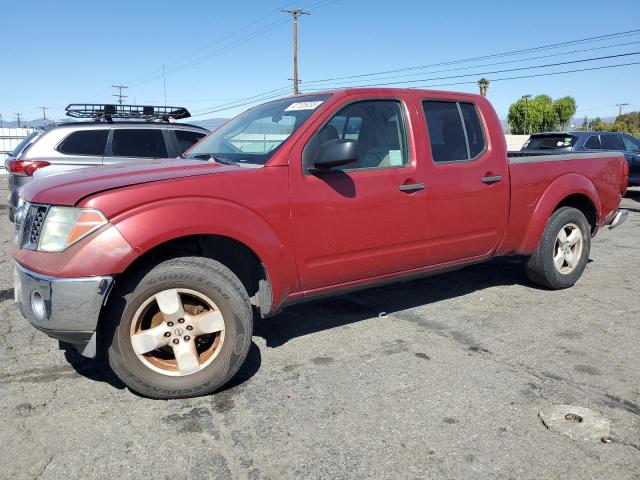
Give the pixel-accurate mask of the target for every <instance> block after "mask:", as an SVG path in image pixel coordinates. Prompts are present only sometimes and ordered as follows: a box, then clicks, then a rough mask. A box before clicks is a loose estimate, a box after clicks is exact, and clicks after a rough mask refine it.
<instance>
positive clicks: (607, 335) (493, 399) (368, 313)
mask: <svg viewBox="0 0 640 480" xmlns="http://www.w3.org/2000/svg"><path fill="white" fill-rule="evenodd" d="M0 182H2V184H3V185H4V180H2V179H0ZM5 195H6V192H5V191H2V190H0V198H2V199H4V197H5ZM624 205H625V206H627V207H628V208H630V209H631V210H632V212H631V215H630V217H629V219H628V221H627V222H626V224H624V225H622V226H621V227H619V228H618V229H615V230H612V231H603V232H601V233H600V234H599V235H598V236H597V237H596V238H595V239H594V241H593V243H592V251H591V260H592V261H591V262H590V263H589V265H588V267H587V270H586V272H585V274H584V276H583V278H582V279H581V280H580V281H579V282H578V284H577V285H576V286H575V287H574V288H571V289H568V290H564V291H557V292H552V291H547V290H543V289H539V288H537V287H535V286H533V285H531V284H530V283H529V282H528V281H527V280H526V278H525V276H524V275H523V273H522V269H521V265H519V264H518V263H517V262H516V261H513V260H509V259H503V260H496V261H492V262H489V263H486V264H482V265H476V266H472V267H468V268H465V269H464V270H461V271H458V272H452V273H447V274H444V275H440V276H435V277H431V278H428V279H423V280H417V281H411V282H407V283H399V284H395V285H392V286H387V287H384V288H377V289H372V290H366V291H362V292H358V293H354V294H350V295H347V296H342V297H338V298H333V299H328V300H324V301H319V302H314V303H310V304H306V305H298V306H295V307H292V308H289V309H286V310H285V311H284V312H282V313H281V314H280V315H278V316H276V317H274V318H271V319H267V320H260V321H258V322H257V324H256V328H255V336H254V338H253V345H252V347H251V350H250V353H249V358H248V360H247V363H246V364H245V366H244V367H243V369H242V370H241V372H240V373H239V374H238V376H237V377H236V378H235V379H234V380H233V381H232V383H231V385H229V386H228V387H227V388H226V389H224V390H223V391H221V392H218V393H217V394H215V395H211V396H208V397H202V398H195V399H188V400H173V401H154V400H148V399H145V398H141V397H139V396H137V395H135V394H133V393H131V392H130V391H129V390H128V389H126V388H125V387H124V385H122V384H121V383H120V382H119V381H118V380H117V378H115V377H114V376H113V374H111V373H110V371H109V369H108V367H107V366H106V365H105V364H104V363H102V362H99V361H94V360H87V359H83V358H82V357H80V356H78V355H77V354H75V353H73V352H64V351H60V350H58V344H57V342H56V341H54V340H52V339H50V338H48V337H47V336H45V335H44V334H42V333H39V332H37V331H36V330H34V329H33V328H31V327H30V326H29V325H28V324H27V323H26V321H25V320H23V319H22V318H21V316H20V314H19V313H18V311H17V309H16V306H15V304H14V303H13V288H12V268H13V267H12V260H11V256H10V249H11V246H12V242H13V224H11V223H9V221H8V220H7V219H6V208H5V207H4V205H2V206H0V242H1V244H2V252H0V319H1V320H2V325H1V328H0V395H1V397H0V398H1V399H2V400H1V401H0V421H1V423H0V424H1V425H2V426H1V427H0V445H2V448H0V477H1V478H11V479H23V478H24V479H32V478H41V479H59V478H98V479H102V478H104V479H113V478H117V479H121V480H123V479H129V478H154V479H155V478H172V479H182V478H193V479H201V478H202V479H204V478H211V479H227V478H233V479H236V478H239V479H245V478H246V479H267V478H268V479H281V478H304V479H307V478H314V479H315V478H330V479H343V478H345V479H347V478H348V479H351V478H354V479H368V478H393V479H397V478H403V479H405V478H407V479H410V478H416V479H417V478H438V479H442V478H474V479H483V478H496V479H511V478H513V479H529V478H530V479H546V478H567V479H574V478H575V479H578V478H585V479H592V478H607V479H618V478H620V479H622V478H624V479H629V478H635V479H638V478H640V365H639V362H638V357H639V355H638V354H639V353H640V349H639V345H640V321H639V318H640V304H639V303H638V301H639V299H640V297H639V296H638V293H639V292H640V277H639V275H638V272H639V271H640V235H639V233H640V190H635V191H634V192H631V194H630V195H629V197H628V198H626V199H625V200H624ZM553 405H570V406H576V407H583V408H588V409H591V410H593V411H595V412H597V413H598V414H599V415H601V416H602V417H603V418H604V419H606V421H608V422H609V423H610V434H608V435H607V436H606V438H603V439H601V441H598V440H597V438H596V441H582V440H574V439H572V437H570V436H565V435H564V434H563V433H562V432H561V431H556V430H554V429H548V428H547V426H546V425H545V424H544V423H543V422H542V421H541V418H540V416H539V413H540V411H542V410H544V409H548V408H549V407H551V406H553ZM572 418H574V420H575V417H572ZM560 420H562V419H560ZM585 424H586V422H585ZM607 431H608V430H607Z"/></svg>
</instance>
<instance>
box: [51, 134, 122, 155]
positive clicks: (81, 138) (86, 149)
mask: <svg viewBox="0 0 640 480" xmlns="http://www.w3.org/2000/svg"><path fill="white" fill-rule="evenodd" d="M108 135H109V130H107V129H103V130H78V131H77V132H73V133H71V134H70V135H69V136H67V137H66V138H65V139H64V140H62V142H60V144H59V145H58V148H57V150H58V151H59V152H60V153H65V154H67V155H94V156H102V155H103V154H104V147H105V145H106V144H107V136H108Z"/></svg>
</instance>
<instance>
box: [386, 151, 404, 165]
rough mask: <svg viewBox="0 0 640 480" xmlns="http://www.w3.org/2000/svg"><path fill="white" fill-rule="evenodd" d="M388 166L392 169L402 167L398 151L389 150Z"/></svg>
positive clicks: (400, 155)
mask: <svg viewBox="0 0 640 480" xmlns="http://www.w3.org/2000/svg"><path fill="white" fill-rule="evenodd" d="M389 165H391V166H392V167H398V166H400V165H402V152H401V151H400V150H389Z"/></svg>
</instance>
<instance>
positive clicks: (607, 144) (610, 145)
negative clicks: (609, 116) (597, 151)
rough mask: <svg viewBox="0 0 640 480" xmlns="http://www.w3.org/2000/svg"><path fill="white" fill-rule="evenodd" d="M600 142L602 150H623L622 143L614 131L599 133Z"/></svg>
mask: <svg viewBox="0 0 640 480" xmlns="http://www.w3.org/2000/svg"><path fill="white" fill-rule="evenodd" d="M600 143H602V149H603V150H624V143H623V142H622V139H621V138H620V135H618V134H616V133H608V134H604V135H600Z"/></svg>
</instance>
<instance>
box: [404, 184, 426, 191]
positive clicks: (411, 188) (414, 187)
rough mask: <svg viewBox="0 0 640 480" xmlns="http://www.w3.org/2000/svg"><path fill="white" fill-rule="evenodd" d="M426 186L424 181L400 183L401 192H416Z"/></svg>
mask: <svg viewBox="0 0 640 480" xmlns="http://www.w3.org/2000/svg"><path fill="white" fill-rule="evenodd" d="M424 187H425V185H424V183H405V184H404V185H400V191H401V192H416V191H418V190H423V189H424Z"/></svg>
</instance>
